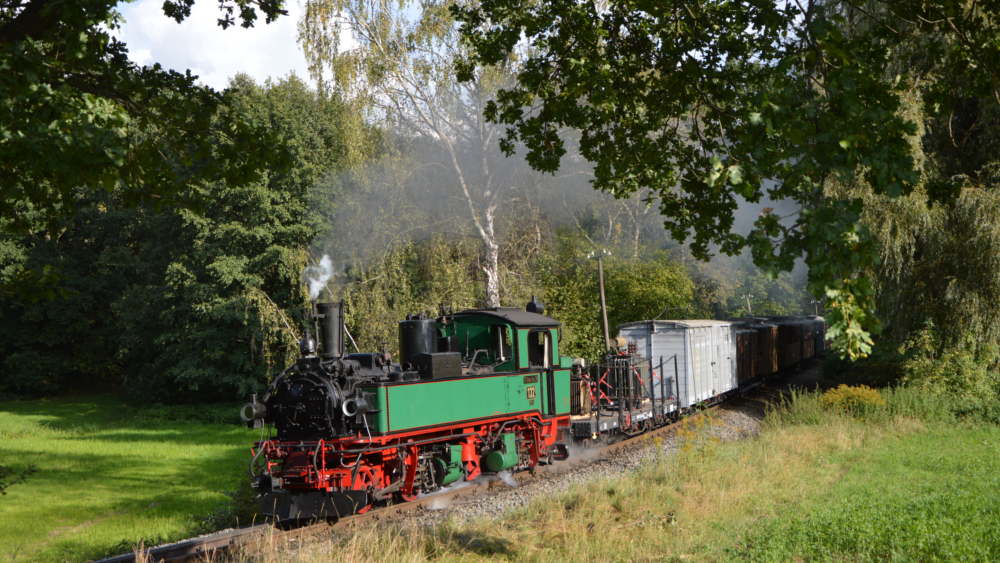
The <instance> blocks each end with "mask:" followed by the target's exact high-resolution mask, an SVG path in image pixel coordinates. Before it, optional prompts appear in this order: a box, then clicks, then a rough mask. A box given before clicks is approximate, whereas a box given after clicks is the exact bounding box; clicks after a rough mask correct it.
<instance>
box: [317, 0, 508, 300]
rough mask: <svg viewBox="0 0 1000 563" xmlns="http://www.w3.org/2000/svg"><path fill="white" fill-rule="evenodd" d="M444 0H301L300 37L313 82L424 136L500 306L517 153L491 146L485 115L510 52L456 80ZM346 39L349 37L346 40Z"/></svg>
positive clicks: (503, 83)
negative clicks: (503, 222) (435, 151)
mask: <svg viewBox="0 0 1000 563" xmlns="http://www.w3.org/2000/svg"><path fill="white" fill-rule="evenodd" d="M450 4H451V2H449V1H440V0H426V1H422V2H420V3H419V4H417V3H411V2H407V1H405V0H397V1H393V0H307V1H306V9H305V13H304V15H303V17H302V19H301V20H300V22H299V43H300V45H301V47H302V49H303V51H304V52H305V55H306V59H307V60H308V62H309V68H310V73H311V75H312V78H313V79H314V80H316V81H317V83H318V84H319V86H320V88H324V89H332V90H334V91H335V93H337V94H339V95H341V96H343V97H345V98H347V99H348V100H350V101H352V102H354V103H355V104H356V105H357V107H359V108H365V110H364V111H365V112H366V117H367V118H368V119H369V120H370V121H371V122H372V123H377V124H380V125H383V126H384V127H385V128H386V129H387V130H389V131H390V132H392V133H393V134H398V135H402V136H405V137H409V138H413V139H418V140H421V141H424V142H430V143H432V144H433V145H435V146H436V147H438V148H439V149H440V150H441V152H442V154H443V155H444V158H443V159H442V162H441V164H442V165H443V166H445V167H447V168H448V169H449V170H450V172H451V173H453V179H454V182H455V189H456V193H457V195H458V197H459V198H460V199H461V200H463V202H464V206H463V207H466V208H467V209H468V214H469V220H470V221H471V223H472V226H473V228H474V230H475V232H476V234H477V235H478V237H479V239H480V240H481V241H482V245H483V254H484V258H485V259H484V260H483V263H482V266H481V267H482V270H483V272H484V274H485V277H486V285H487V287H486V299H487V306H490V307H495V306H499V305H500V281H499V253H500V242H499V235H500V233H498V226H497V217H498V213H499V211H500V209H501V206H503V205H504V204H505V203H507V202H508V201H509V197H508V194H509V192H510V191H511V190H510V188H511V181H510V178H512V177H513V174H512V172H513V170H511V168H512V167H514V166H516V164H515V162H516V159H507V158H505V156H504V154H503V153H502V152H501V151H500V150H499V145H498V141H499V136H500V135H501V134H502V132H503V131H502V128H501V127H500V126H498V125H497V124H494V123H490V122H488V121H487V120H485V119H484V118H483V109H484V107H485V105H486V104H487V103H488V102H489V101H490V100H491V99H492V98H493V97H494V94H495V93H496V92H497V90H498V89H501V88H505V87H510V86H512V85H513V76H514V74H515V71H516V68H515V61H516V54H511V55H510V56H507V57H504V58H503V59H502V60H500V61H498V62H497V63H496V64H493V65H489V66H484V67H481V68H480V69H478V70H477V72H476V73H475V74H474V76H473V79H472V80H470V81H466V82H459V81H457V80H456V78H455V71H454V61H455V60H456V59H457V58H459V57H461V56H464V55H465V54H466V53H464V52H463V50H464V49H465V47H464V46H463V43H462V42H461V39H460V36H459V34H458V32H457V26H456V25H455V21H454V19H453V17H452V15H451V12H450V11H449V6H450ZM348 37H351V38H352V39H353V41H348V40H347V39H346V38H348Z"/></svg>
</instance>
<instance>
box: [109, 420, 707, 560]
mask: <svg viewBox="0 0 1000 563" xmlns="http://www.w3.org/2000/svg"><path fill="white" fill-rule="evenodd" d="M719 406H720V405H718V404H716V405H713V406H710V407H708V408H706V409H705V410H704V411H702V412H700V413H698V414H695V415H692V416H690V417H687V418H686V419H681V420H680V421H677V422H672V423H670V424H667V425H664V426H661V427H659V428H656V429H654V430H651V431H649V432H645V433H643V434H640V435H638V436H635V437H631V438H626V439H624V440H620V441H618V442H615V443H612V444H607V445H603V446H598V447H595V448H594V450H595V451H594V454H593V455H588V456H583V457H581V458H572V457H571V458H569V459H567V460H565V461H561V462H558V463H557V464H555V465H553V466H551V469H550V468H549V466H544V465H543V466H539V467H536V468H534V470H529V471H523V472H520V473H518V474H517V479H518V481H519V482H520V483H521V484H526V483H528V482H530V481H532V480H534V479H536V478H539V477H541V476H542V475H545V474H546V473H548V472H549V471H554V472H556V473H562V472H565V471H566V470H568V469H572V468H574V467H578V466H580V465H585V464H588V463H593V462H594V461H596V460H598V459H601V458H603V457H606V456H614V455H619V454H621V453H624V452H626V451H628V450H631V449H635V448H643V447H648V445H649V441H650V440H651V439H653V438H655V437H657V436H661V435H664V434H667V433H669V432H671V431H673V430H674V429H676V428H677V427H678V426H679V425H680V424H683V423H684V422H685V421H687V420H692V419H694V418H696V417H700V416H704V413H706V412H712V411H714V410H716V409H718V408H719ZM499 482H500V481H499V480H479V481H474V482H472V483H470V484H469V485H467V486H465V487H462V488H459V489H455V490H451V491H443V492H440V493H436V494H433V495H428V496H426V497H424V498H421V499H418V500H415V501H412V502H407V503H403V504H397V505H391V506H386V507H381V508H377V509H372V510H370V511H368V512H366V513H365V514H356V515H354V516H350V517H347V518H341V519H340V520H338V521H337V522H335V523H326V522H323V523H318V524H312V525H307V526H302V527H299V528H294V529H291V530H280V529H277V528H275V527H274V526H272V525H271V524H258V525H255V526H252V527H248V528H241V529H238V530H228V531H225V532H219V533H217V534H212V535H207V536H203V537H200V538H193V539H189V540H185V541H182V542H178V543H174V544H169V545H163V546H159V547H154V548H149V549H144V550H143V551H142V552H141V554H140V556H139V557H136V553H127V554H123V555H119V556H116V557H111V558H108V559H102V560H100V561H97V562H96V563H146V562H151V563H160V562H163V563H186V562H189V561H202V560H212V559H214V558H215V557H218V556H219V555H221V554H222V553H224V552H226V551H228V550H230V549H233V548H236V547H244V548H246V549H251V550H252V549H254V548H255V547H257V546H260V545H268V546H274V545H282V544H288V543H291V542H296V541H300V540H302V539H304V538H307V537H314V536H318V535H322V534H329V533H331V532H334V531H336V530H340V529H343V528H347V527H350V526H357V525H360V524H363V523H365V522H369V521H373V520H375V521H378V520H386V521H391V520H392V519H395V518H401V517H403V516H404V515H405V514H407V513H409V512H414V511H419V510H427V509H428V505H429V503H431V502H434V503H441V502H446V503H453V501H455V500H457V499H461V498H466V497H472V496H476V495H479V494H484V493H485V492H486V491H488V490H489V489H490V488H492V487H495V486H506V485H498V483H499Z"/></svg>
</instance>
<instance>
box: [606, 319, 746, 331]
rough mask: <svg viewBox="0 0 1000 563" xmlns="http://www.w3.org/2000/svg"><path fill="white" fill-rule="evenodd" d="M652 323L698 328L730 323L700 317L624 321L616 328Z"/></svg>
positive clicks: (658, 325)
mask: <svg viewBox="0 0 1000 563" xmlns="http://www.w3.org/2000/svg"><path fill="white" fill-rule="evenodd" d="M649 324H652V325H653V326H655V327H663V328H698V327H705V326H730V325H731V324H732V323H730V322H729V321H713V320H702V319H689V320H678V321H669V320H668V321H636V322H634V323H625V324H620V325H618V329H619V330H621V329H623V328H626V327H632V326H643V325H649Z"/></svg>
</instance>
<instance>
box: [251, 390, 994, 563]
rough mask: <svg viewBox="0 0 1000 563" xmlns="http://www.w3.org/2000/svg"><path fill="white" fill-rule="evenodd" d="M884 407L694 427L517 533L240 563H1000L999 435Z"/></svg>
mask: <svg viewBox="0 0 1000 563" xmlns="http://www.w3.org/2000/svg"><path fill="white" fill-rule="evenodd" d="M882 397H883V398H884V399H885V400H884V403H883V404H877V405H860V406H856V408H852V409H851V411H850V412H845V411H842V410H839V409H838V408H836V406H835V405H834V406H831V405H829V404H827V405H826V406H824V403H823V402H822V401H821V397H820V396H819V395H817V394H811V393H810V394H798V395H797V396H795V398H794V400H793V401H792V402H791V403H789V404H787V405H784V406H783V407H780V408H777V409H775V410H773V411H772V412H771V413H770V415H769V417H768V420H767V421H765V423H764V424H763V427H762V429H761V434H760V436H759V437H757V438H754V439H748V440H745V441H740V442H732V443H720V442H719V441H718V440H716V439H713V438H712V432H711V430H712V425H713V424H721V422H720V421H719V420H718V419H716V420H714V421H713V422H711V423H709V424H707V425H698V424H695V423H694V422H691V423H690V424H689V427H688V428H685V430H684V432H683V433H682V441H683V447H682V448H681V453H680V454H679V455H676V456H668V457H660V458H659V460H658V461H657V462H655V463H649V464H647V465H646V466H644V467H643V468H641V469H640V470H639V471H637V472H636V473H634V474H633V475H632V476H630V477H628V478H625V479H620V480H609V481H596V482H591V483H589V484H587V485H585V486H575V487H573V488H571V489H570V490H568V491H567V492H565V493H563V494H561V495H559V496H558V497H556V498H545V499H536V500H535V501H533V502H532V503H531V504H530V505H529V506H528V507H526V508H525V509H523V510H521V511H518V512H516V513H514V514H513V515H511V516H510V517H508V518H506V519H505V520H504V521H499V522H498V521H485V520H484V521H473V522H449V523H446V524H445V525H444V526H441V527H440V528H439V529H437V530H433V531H428V530H421V529H416V528H410V529H407V528H405V527H404V528H402V529H380V530H370V529H369V530H359V531H358V532H357V533H354V534H347V535H345V536H344V537H343V538H342V539H341V540H339V541H336V542H333V543H317V544H316V545H314V546H312V547H311V548H308V549H305V550H299V551H296V552H295V553H294V554H290V553H287V552H282V551H281V550H277V549H270V550H265V551H264V553H263V555H248V554H247V555H242V556H239V557H237V559H243V560H249V561H254V562H256V563H270V562H275V563H276V562H279V561H281V562H284V561H289V560H295V561H303V562H317V563H318V562H320V561H329V560H337V561H387V562H388V561H427V560H431V561H486V560H490V561H493V560H501V561H539V562H543V561H608V562H618V561H622V562H624V561H666V562H685V563H688V562H694V561H704V562H733V563H764V562H791V561H795V562H819V561H829V562H846V561H850V562H876V561H878V562H907V561H913V562H946V561H947V562H952V561H970V562H971V561H983V562H987V561H1000V533H997V530H1000V461H998V455H997V454H998V453H1000V449H998V447H1000V428H998V427H997V426H996V425H994V424H988V423H984V424H976V423H972V422H969V421H964V422H963V421H959V420H956V419H955V417H954V415H953V414H952V410H951V407H950V405H949V404H948V402H947V401H946V400H945V399H943V398H940V397H928V396H923V395H920V394H918V393H916V392H913V391H908V390H903V391H892V390H889V391H883V392H882ZM651 447H653V445H652V444H651Z"/></svg>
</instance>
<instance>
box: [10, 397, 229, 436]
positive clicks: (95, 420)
mask: <svg viewBox="0 0 1000 563" xmlns="http://www.w3.org/2000/svg"><path fill="white" fill-rule="evenodd" d="M4 412H6V413H10V414H13V415H18V416H32V417H40V418H42V419H43V420H42V421H41V422H42V423H43V424H45V425H46V426H48V427H50V428H53V429H56V430H68V431H72V430H76V429H80V428H84V429H100V430H106V429H110V428H147V427H155V426H157V425H162V424H183V423H190V424H202V425H221V426H239V425H241V423H240V418H239V403H220V404H208V405H146V406H135V405H130V404H127V403H125V402H124V401H123V400H122V399H120V398H117V397H111V396H103V395H93V396H81V397H58V398H53V399H33V400H18V401H4V402H0V413H4Z"/></svg>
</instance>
